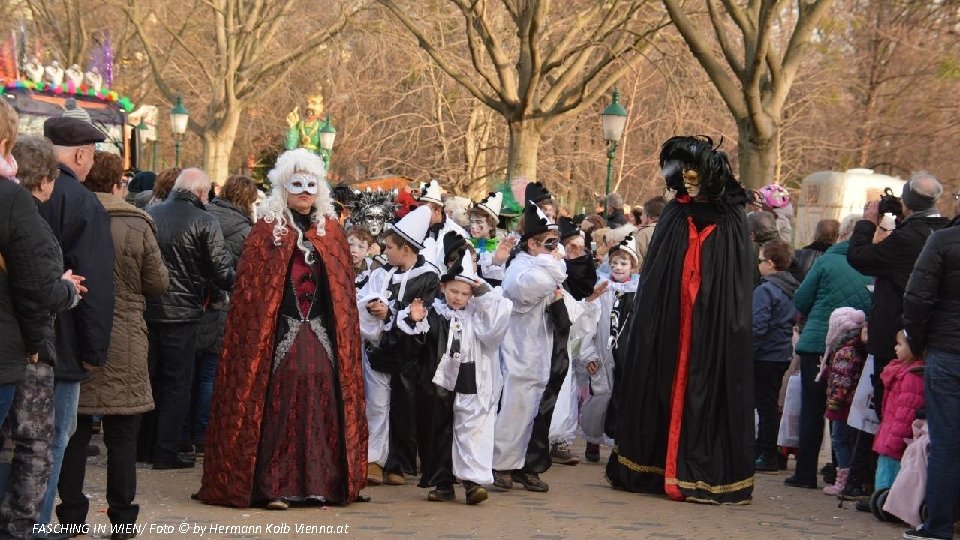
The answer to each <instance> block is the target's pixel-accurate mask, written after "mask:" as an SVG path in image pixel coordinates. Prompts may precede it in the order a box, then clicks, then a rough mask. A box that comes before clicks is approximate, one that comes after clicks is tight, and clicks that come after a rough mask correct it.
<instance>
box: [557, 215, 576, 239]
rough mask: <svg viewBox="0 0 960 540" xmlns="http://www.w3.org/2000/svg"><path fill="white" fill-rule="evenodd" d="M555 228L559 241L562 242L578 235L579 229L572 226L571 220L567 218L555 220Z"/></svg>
mask: <svg viewBox="0 0 960 540" xmlns="http://www.w3.org/2000/svg"><path fill="white" fill-rule="evenodd" d="M557 226H558V227H559V229H560V241H561V242H563V241H564V240H566V239H567V238H570V237H571V236H576V235H578V234H580V229H579V228H577V226H576V225H574V224H573V220H572V219H570V218H568V217H565V216H564V217H561V218H560V219H558V220H557Z"/></svg>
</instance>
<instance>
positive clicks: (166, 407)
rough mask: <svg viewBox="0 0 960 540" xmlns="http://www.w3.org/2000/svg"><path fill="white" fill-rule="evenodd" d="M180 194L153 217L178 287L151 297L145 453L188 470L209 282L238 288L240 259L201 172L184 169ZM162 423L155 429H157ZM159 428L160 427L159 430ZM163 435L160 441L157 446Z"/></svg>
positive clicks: (159, 463)
mask: <svg viewBox="0 0 960 540" xmlns="http://www.w3.org/2000/svg"><path fill="white" fill-rule="evenodd" d="M173 190H174V191H173V193H172V194H171V195H170V197H169V198H168V199H167V200H166V201H165V202H163V203H160V204H158V205H156V206H153V207H150V208H149V209H148V210H147V212H148V213H149V214H150V216H151V217H153V220H154V222H155V223H156V225H157V243H158V244H159V245H160V252H161V253H162V254H163V262H164V263H165V264H166V265H167V270H169V272H170V287H169V288H168V289H167V292H166V293H165V294H164V295H163V296H161V297H159V298H148V299H147V311H146V314H145V317H144V318H145V319H146V321H147V325H148V328H149V331H150V352H149V364H150V373H151V382H152V383H153V399H154V401H155V402H156V407H157V408H156V410H155V411H154V412H153V415H154V419H153V420H149V416H148V417H147V418H148V419H145V422H144V424H145V425H144V426H143V427H142V429H141V432H142V435H143V436H142V437H141V441H140V442H141V450H143V451H145V452H147V451H149V449H150V448H152V451H153V468H154V469H182V468H188V467H193V462H192V461H189V460H185V459H182V457H181V456H179V455H178V454H177V448H178V442H179V436H180V428H181V426H182V425H183V422H184V420H185V419H186V416H187V412H188V411H189V408H190V389H191V386H192V384H193V366H194V359H195V358H196V355H197V354H196V353H197V338H198V329H199V327H200V318H201V316H202V315H203V303H204V298H205V295H206V284H207V283H212V284H213V285H216V286H217V287H219V288H221V289H223V290H225V291H229V290H230V289H232V288H233V278H234V267H233V258H232V257H231V255H230V253H229V252H228V251H227V249H226V246H225V244H224V240H223V233H222V231H221V230H220V224H219V223H218V222H217V219H216V218H215V217H213V216H212V215H210V214H208V213H207V212H206V211H205V210H204V207H203V205H204V204H205V203H206V202H207V194H208V193H209V191H210V179H209V178H208V177H207V175H206V173H204V172H203V171H202V170H200V169H184V170H183V172H181V173H180V176H178V177H177V180H176V182H175V183H174V185H173ZM154 422H155V423H154ZM154 426H155V427H154ZM153 433H155V441H151V440H150V439H151V438H152V435H153Z"/></svg>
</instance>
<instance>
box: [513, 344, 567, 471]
mask: <svg viewBox="0 0 960 540" xmlns="http://www.w3.org/2000/svg"><path fill="white" fill-rule="evenodd" d="M554 339H556V338H554ZM569 368H570V357H569V356H568V355H567V354H566V341H564V351H563V353H562V354H558V355H554V357H553V358H552V360H551V362H550V378H549V379H547V387H546V388H544V389H543V396H542V397H541V398H540V407H539V408H538V409H537V416H535V417H534V418H533V431H531V433H530V442H528V443H527V455H526V456H525V457H524V460H523V468H522V469H520V470H521V471H523V472H525V473H536V474H540V473H544V472H547V470H549V469H550V466H551V465H552V464H553V460H552V459H551V458H550V421H551V420H552V419H553V409H554V408H555V407H556V406H557V396H559V395H560V387H561V386H563V380H564V379H566V378H567V369H569Z"/></svg>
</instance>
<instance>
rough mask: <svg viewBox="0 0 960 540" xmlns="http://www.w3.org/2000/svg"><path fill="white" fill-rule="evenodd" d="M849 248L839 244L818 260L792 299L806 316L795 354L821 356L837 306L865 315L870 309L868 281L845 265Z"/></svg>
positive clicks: (869, 279) (846, 243) (846, 242)
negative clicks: (831, 315)
mask: <svg viewBox="0 0 960 540" xmlns="http://www.w3.org/2000/svg"><path fill="white" fill-rule="evenodd" d="M849 245H850V242H848V241H843V242H838V243H836V244H834V245H833V246H831V247H830V249H828V250H827V251H826V253H824V254H823V255H822V256H820V257H818V258H817V260H816V261H814V263H813V267H812V268H810V272H809V273H808V274H807V276H806V277H805V278H804V280H803V283H801V284H800V288H799V289H797V294H796V295H795V296H794V297H793V301H794V303H795V304H796V306H797V310H798V311H799V312H800V314H801V315H805V316H806V317H807V324H806V326H804V327H803V332H802V333H801V334H800V341H799V342H798V343H797V348H796V350H797V352H798V353H807V354H823V350H824V349H825V348H826V346H825V343H826V340H827V327H828V326H829V324H830V314H831V313H833V310H835V309H837V308H840V307H852V308H855V309H859V310H861V311H863V312H864V313H867V312H868V311H869V310H870V304H871V303H872V298H871V295H870V291H869V290H867V285H869V284H870V282H871V278H869V277H867V276H865V275H863V274H861V273H860V272H857V271H856V270H854V269H853V267H852V266H850V264H848V263H847V247H848V246H849Z"/></svg>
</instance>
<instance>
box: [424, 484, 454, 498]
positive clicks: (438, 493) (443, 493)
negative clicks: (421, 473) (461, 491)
mask: <svg viewBox="0 0 960 540" xmlns="http://www.w3.org/2000/svg"><path fill="white" fill-rule="evenodd" d="M456 498H457V492H455V491H454V490H453V486H437V488H436V489H433V490H430V493H427V500H428V501H431V502H447V501H452V500H454V499H456Z"/></svg>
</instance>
